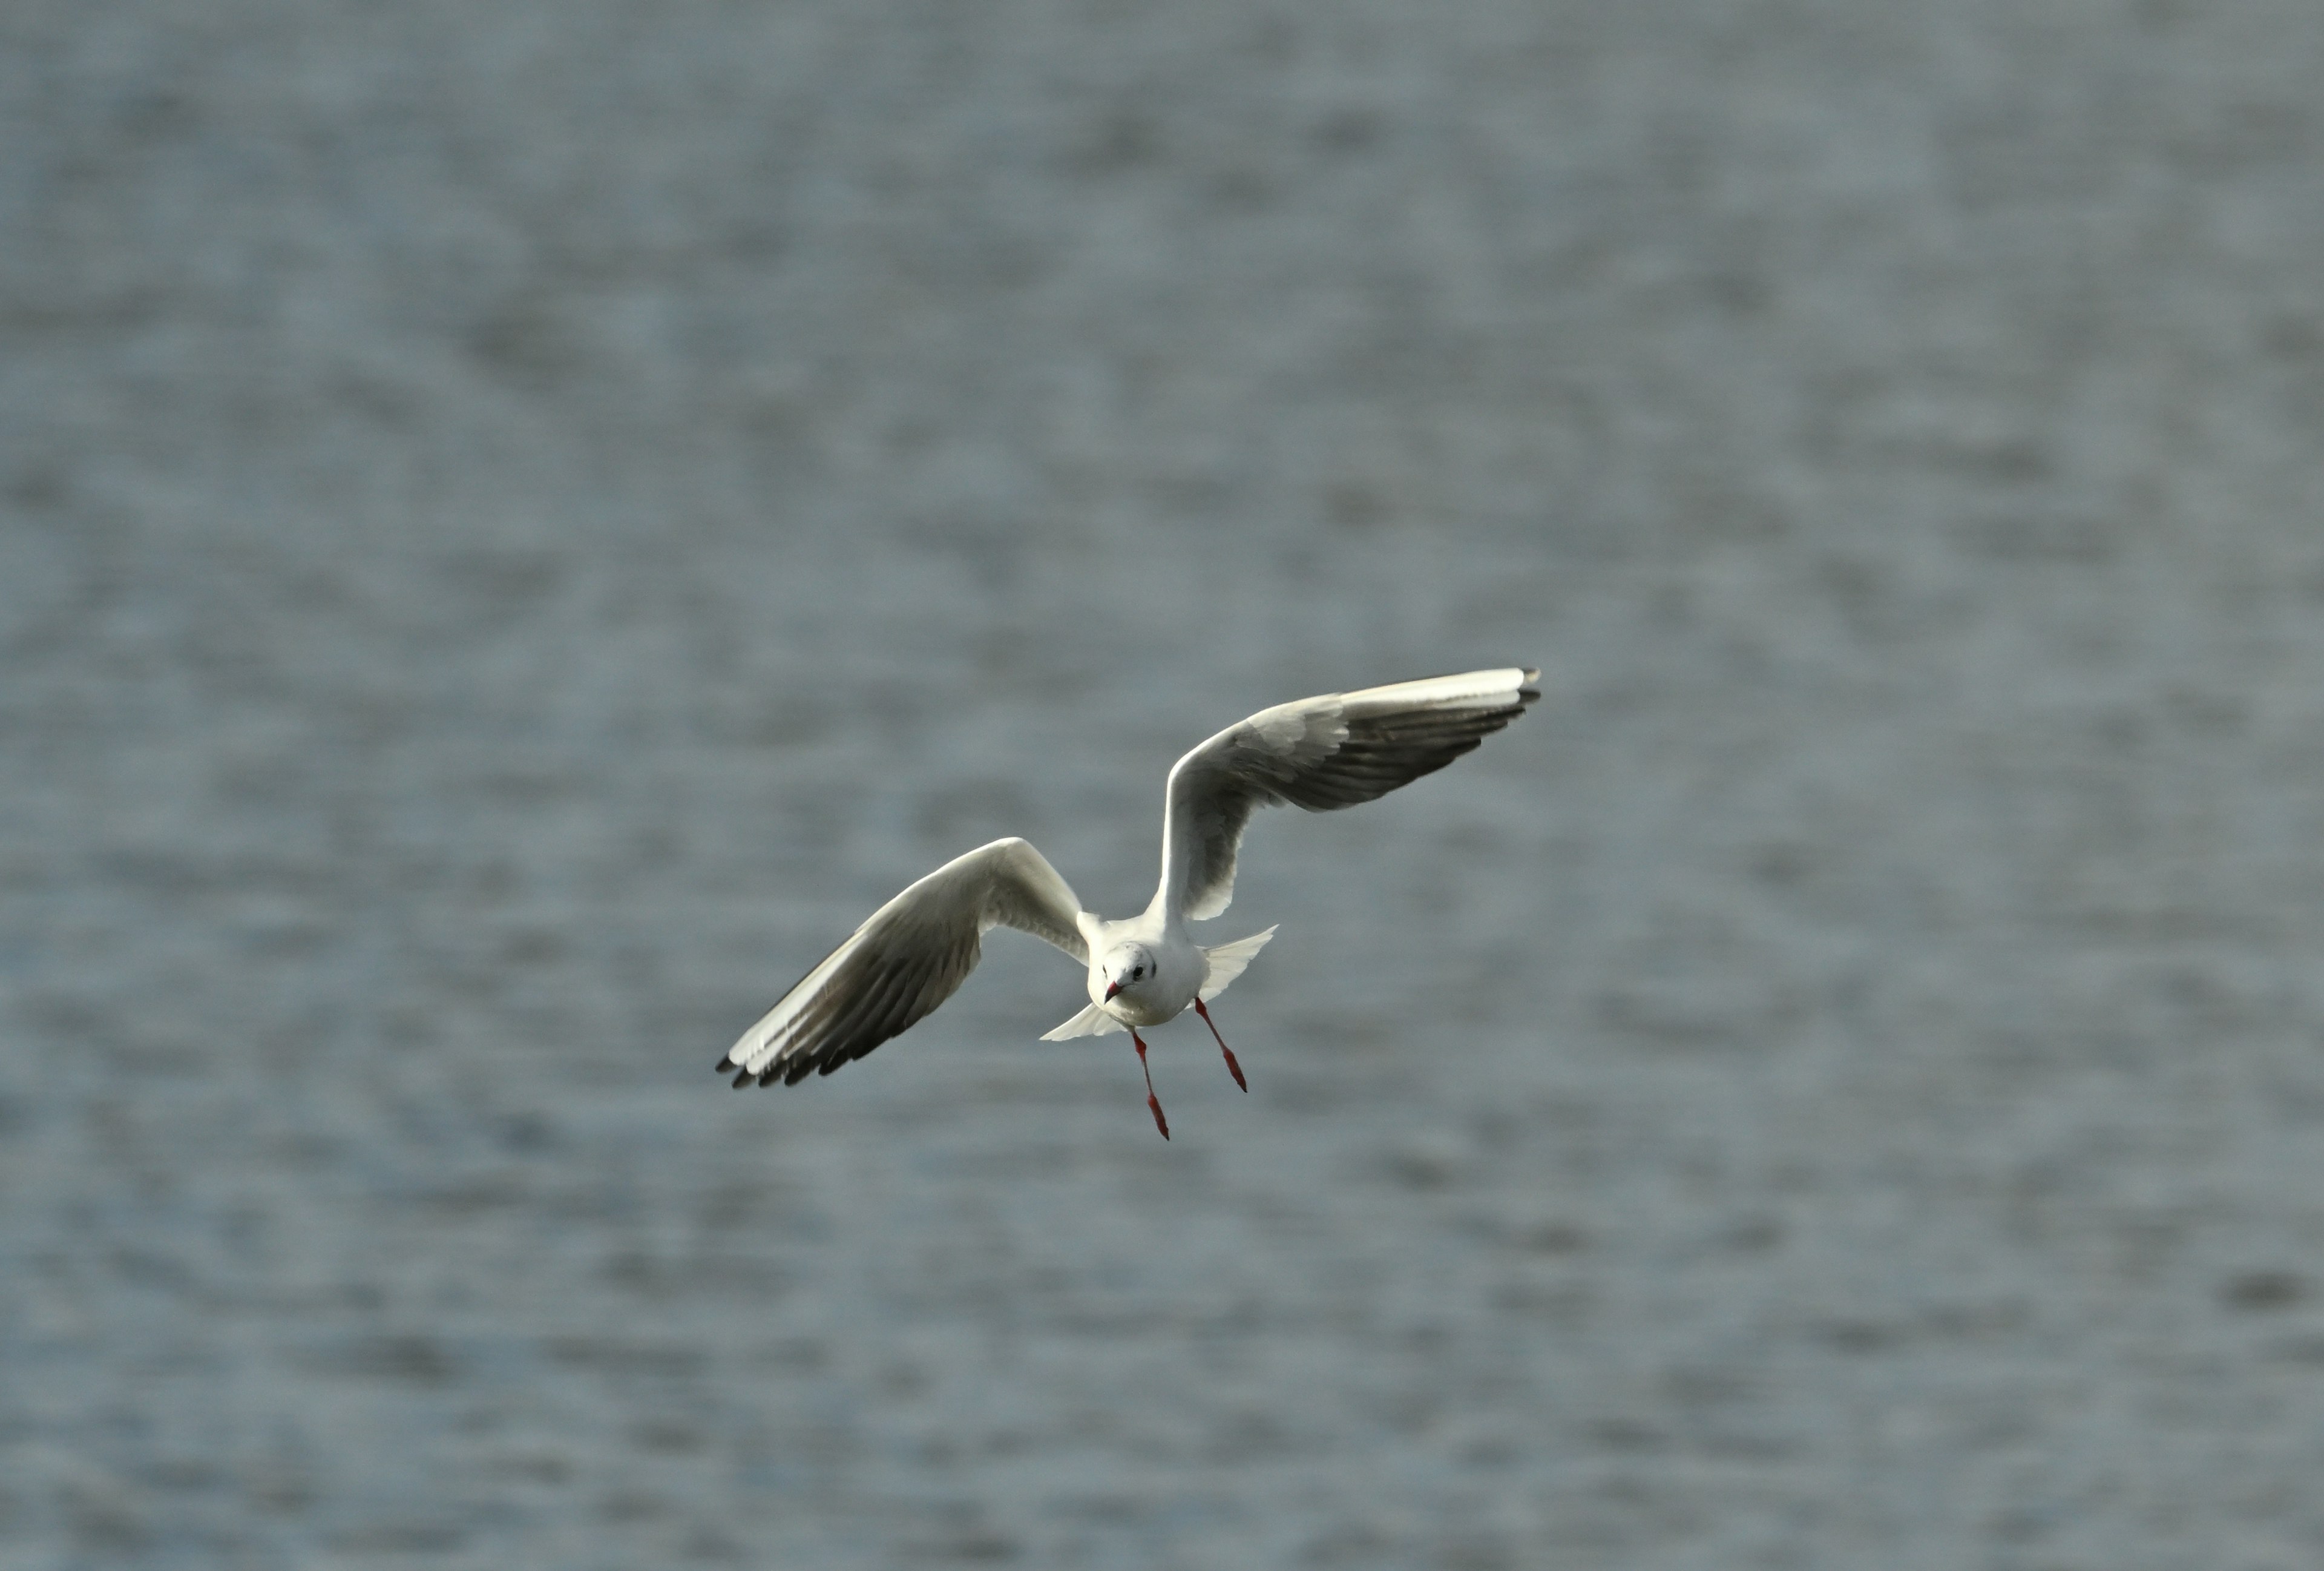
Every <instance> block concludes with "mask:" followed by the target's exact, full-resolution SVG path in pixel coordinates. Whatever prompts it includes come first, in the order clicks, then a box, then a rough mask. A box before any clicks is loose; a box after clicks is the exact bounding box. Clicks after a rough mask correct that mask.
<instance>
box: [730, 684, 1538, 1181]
mask: <svg viewBox="0 0 2324 1571" xmlns="http://www.w3.org/2000/svg"><path fill="white" fill-rule="evenodd" d="M1540 677H1541V673H1540V672H1539V671H1537V670H1525V669H1520V668H1517V667H1511V668H1508V669H1507V670H1489V671H1467V672H1464V673H1462V675H1460V676H1452V677H1431V678H1428V679H1425V680H1423V681H1416V682H1397V683H1396V684H1394V685H1393V686H1390V687H1385V688H1364V689H1363V690H1362V691H1360V692H1354V693H1326V694H1323V696H1321V697H1319V698H1302V699H1300V700H1299V701H1298V702H1296V703H1293V704H1278V705H1277V706H1276V707H1274V708H1272V709H1262V710H1260V711H1259V713H1258V714H1256V715H1253V716H1250V718H1249V719H1248V720H1244V721H1242V722H1240V724H1238V725H1230V726H1228V727H1227V728H1226V729H1225V730H1224V731H1222V732H1220V733H1219V734H1218V735H1215V736H1213V737H1212V738H1211V739H1210V740H1209V741H1208V742H1205V743H1203V744H1202V745H1201V746H1200V747H1197V748H1195V749H1194V751H1193V752H1192V753H1188V754H1186V756H1185V757H1184V758H1182V759H1180V760H1179V761H1178V762H1176V764H1175V765H1173V766H1172V768H1171V770H1170V779H1169V783H1168V785H1167V788H1166V789H1165V791H1164V794H1163V810H1162V882H1161V884H1160V886H1159V887H1158V888H1157V889H1156V890H1155V892H1154V899H1153V901H1152V902H1151V903H1149V904H1148V906H1147V908H1146V910H1144V911H1142V912H1141V913H1139V915H1137V916H1134V917H1131V918H1129V919H1126V920H1123V921H1108V920H1106V919H1104V918H1102V917H1101V916H1098V915H1097V914H1095V913H1094V912H1093V911H1088V910H1083V909H1082V902H1081V901H1080V900H1079V899H1077V898H1076V897H1075V896H1074V892H1073V890H1072V889H1071V888H1070V887H1069V886H1068V885H1067V884H1066V883H1065V880H1064V879H1063V878H1061V877H1059V876H1058V875H1057V870H1056V868H1054V867H1052V866H1050V865H1049V863H1048V859H1047V857H1045V856H1043V855H1041V854H1040V853H1039V852H1038V851H1036V850H1035V849H1034V848H1033V846H1032V845H1031V843H1030V842H1028V841H1025V840H1019V839H1015V838H1010V839H1007V840H995V841H993V842H992V843H991V845H990V846H979V847H978V848H977V849H976V850H974V851H972V852H970V853H969V854H968V855H965V856H961V857H957V858H955V859H954V860H953V861H951V862H947V863H945V864H944V865H943V866H942V867H939V868H937V869H936V871H935V872H934V873H929V874H928V875H927V877H926V878H923V879H921V880H920V881H919V882H918V883H915V884H913V885H912V886H911V887H910V888H908V889H907V890H905V891H904V892H903V893H901V894H899V895H898V896H897V897H896V898H895V899H893V900H891V901H889V902H888V903H887V904H886V905H883V906H881V908H880V909H879V910H876V911H873V912H872V913H871V917H870V918H869V919H866V920H865V922H864V923H863V925H862V927H860V928H857V929H855V931H854V932H853V934H852V935H850V936H849V938H848V939H847V941H846V942H845V943H844V944H842V945H840V946H839V947H837V948H836V949H834V950H833V951H832V952H831V953H830V954H829V955H826V956H824V958H823V960H822V962H821V963H820V964H819V965H817V966H816V968H815V969H814V970H812V971H810V972H808V973H807V975H805V976H803V977H801V978H800V979H799V981H798V985H797V986H795V987H793V988H792V989H791V990H790V991H789V992H788V993H784V994H783V996H782V999H781V1001H780V1002H779V1003H777V1004H776V1005H775V1006H774V1008H772V1009H770V1010H769V1011H768V1012H767V1013H766V1014H765V1016H764V1017H763V1018H762V1019H761V1020H760V1021H759V1023H758V1024H756V1025H754V1026H752V1028H751V1029H750V1030H747V1031H745V1032H743V1033H742V1040H740V1041H738V1042H736V1043H735V1044H734V1045H733V1047H732V1048H730V1049H727V1052H726V1056H725V1057H724V1058H721V1059H719V1060H718V1069H719V1071H720V1073H722V1074H724V1073H728V1072H732V1073H733V1077H734V1086H735V1087H736V1088H737V1089H738V1090H739V1089H740V1088H741V1087H742V1086H748V1085H751V1084H752V1083H753V1082H755V1083H757V1084H758V1085H761V1086H768V1085H771V1084H773V1083H774V1082H775V1081H777V1080H780V1081H782V1082H783V1083H784V1084H785V1085H796V1084H798V1082H799V1081H801V1080H803V1079H805V1078H806V1077H807V1076H808V1075H810V1074H816V1075H828V1074H830V1073H831V1072H832V1071H833V1070H834V1069H836V1068H838V1067H840V1066H841V1065H842V1064H844V1063H848V1062H850V1061H851V1060H853V1059H856V1058H862V1056H863V1055H864V1054H866V1053H868V1052H870V1051H871V1049H874V1048H876V1047H878V1046H879V1045H880V1044H881V1042H884V1041H886V1040H888V1039H889V1038H890V1037H893V1036H896V1035H897V1034H899V1032H902V1031H904V1030H908V1029H909V1028H910V1027H911V1026H913V1025H915V1024H916V1023H918V1021H920V1020H922V1019H923V1018H925V1017H926V1016H927V1014H928V1013H929V1012H931V1011H932V1010H934V1009H935V1008H936V1005H938V1004H940V1003H943V1002H944V1001H945V999H947V998H950V997H951V996H952V995H953V993H954V992H955V991H956V990H957V989H958V988H959V986H960V984H961V983H962V982H963V981H964V980H966V978H967V976H968V974H969V973H970V972H971V971H973V970H974V969H975V968H976V962H977V959H978V956H979V955H980V954H981V952H982V941H983V937H984V934H985V932H986V931H987V930H988V929H991V928H993V927H995V926H1001V927H1010V928H1015V929H1018V930H1019V931H1020V932H1027V933H1030V934H1032V935H1033V936H1034V937H1035V938H1044V939H1047V941H1048V942H1049V943H1051V944H1054V945H1056V947H1058V948H1060V949H1062V950H1064V951H1065V953H1066V954H1068V955H1070V956H1073V957H1074V959H1075V960H1077V961H1079V962H1080V963H1081V964H1082V966H1084V968H1085V969H1086V971H1087V973H1088V984H1089V999H1090V1003H1089V1007H1088V1008H1087V1009H1084V1010H1083V1011H1082V1012H1080V1013H1079V1014H1076V1015H1074V1017H1073V1018H1072V1019H1071V1020H1069V1021H1065V1023H1064V1024H1063V1025H1061V1026H1059V1027H1057V1028H1056V1030H1053V1031H1050V1032H1048V1033H1047V1034H1046V1035H1045V1036H1044V1037H1043V1038H1042V1039H1041V1040H1044V1041H1060V1040H1065V1039H1066V1038H1068V1037H1081V1036H1102V1035H1104V1034H1107V1033H1109V1032H1112V1031H1119V1030H1127V1031H1128V1032H1129V1033H1130V1041H1131V1042H1132V1043H1133V1044H1135V1045H1136V1047H1137V1049H1138V1062H1139V1068H1140V1069H1141V1070H1143V1071H1144V1072H1145V1076H1146V1105H1147V1108H1148V1110H1149V1111H1150V1112H1151V1113H1152V1114H1154V1127H1155V1128H1157V1129H1158V1130H1160V1131H1161V1132H1162V1138H1163V1139H1165V1140H1167V1139H1169V1138H1170V1125H1169V1122H1168V1121H1167V1119H1165V1118H1164V1117H1163V1116H1162V1104H1161V1101H1160V1100H1159V1099H1158V1098H1157V1096H1156V1095H1154V1075H1153V1071H1152V1070H1151V1069H1150V1068H1148V1067H1147V1064H1146V1039H1145V1038H1144V1037H1141V1036H1140V1035H1139V1029H1140V1028H1146V1029H1151V1028H1153V1027H1155V1026H1157V1025H1160V1024H1162V1023H1163V1022H1164V1021H1170V1020H1175V1019H1176V1018H1177V1016H1178V1015H1179V1014H1180V1013H1181V1012H1184V1011H1185V1008H1186V1007H1187V1006H1188V1005H1189V1004H1192V1005H1193V1006H1194V1012H1195V1014H1197V1015H1198V1016H1200V1017H1201V1018H1202V1021H1203V1024H1204V1025H1206V1026H1208V1027H1209V1028H1210V1031H1211V1035H1212V1036H1213V1037H1214V1038H1216V1039H1217V1040H1218V1044H1219V1051H1220V1053H1221V1054H1222V1056H1223V1057H1224V1058H1225V1059H1226V1066H1227V1070H1228V1072H1229V1073H1230V1074H1231V1075H1232V1076H1233V1077H1234V1080H1235V1084H1236V1085H1238V1086H1241V1087H1242V1088H1243V1089H1244V1090H1245V1091H1249V1090H1250V1082H1249V1081H1247V1080H1245V1079H1244V1078H1243V1073H1242V1066H1241V1065H1240V1064H1239V1063H1237V1062H1236V1061H1235V1056H1234V1051H1233V1049H1231V1048H1229V1047H1228V1046H1227V1043H1226V1039H1225V1038H1224V1037H1222V1036H1220V1035H1219V1028H1218V1025H1217V1022H1215V1021H1213V1020H1212V1019H1211V1012H1210V1011H1209V1010H1208V1009H1207V1008H1205V1007H1203V1005H1204V1002H1205V1001H1206V1000H1208V999H1212V998H1215V997H1217V996H1218V995H1219V994H1220V993H1223V992H1225V991H1226V988H1227V984H1229V983H1231V982H1232V981H1233V980H1234V979H1235V978H1236V977H1238V976H1240V975H1242V972H1243V967H1244V966H1248V965H1250V961H1251V957H1252V956H1255V955H1257V954H1258V953H1259V950H1260V949H1261V948H1262V947H1265V945H1266V943H1267V941H1268V939H1269V938H1273V937H1274V936H1275V929H1273V928H1269V929H1267V930H1266V931H1265V932H1263V933H1253V934H1252V935H1251V936H1250V938H1238V939H1236V940H1235V941H1234V942H1232V943H1231V944H1219V945H1214V946H1212V947H1207V948H1206V947H1203V946H1202V945H1199V944H1197V943H1195V942H1194V938H1192V937H1191V936H1190V935H1189V934H1188V933H1187V931H1186V924H1187V923H1188V922H1190V921H1203V920H1207V919H1210V918H1212V917H1215V916H1217V915H1218V914H1219V913H1220V912H1222V911H1223V910H1226V909H1227V902H1228V901H1231V900H1232V899H1233V898H1234V877H1235V855H1236V852H1237V850H1238V849H1239V848H1240V846H1241V844H1242V832H1243V829H1244V827H1246V826H1247V825H1248V824H1249V823H1250V816H1251V814H1252V813H1253V812H1254V811H1256V810H1257V809H1260V808H1265V807H1273V806H1275V805H1277V804H1278V803H1285V802H1287V803H1289V804H1290V805H1292V806H1293V807H1297V808H1305V809H1307V810H1308V811H1309V812H1311V813H1321V812H1330V811H1333V810H1334V809H1340V808H1351V807H1353V806H1355V805H1356V804H1357V803H1358V802H1369V801H1371V800H1372V799H1375V798H1378V797H1383V796H1386V795H1387V794H1388V792H1390V791H1392V790H1396V789H1397V787H1398V786H1401V785H1408V784H1410V783H1411V782H1412V781H1416V780H1418V779H1419V778H1420V777H1421V776H1422V775H1425V774H1431V773H1434V772H1435V771H1437V770H1440V769H1443V767H1444V766H1445V765H1446V764H1448V763H1450V762H1452V761H1453V760H1454V759H1456V758H1458V757H1460V756H1461V755H1462V753H1467V752H1470V751H1471V749H1473V748H1475V747H1476V745H1477V744H1479V743H1480V742H1481V741H1483V740H1484V739H1485V738H1486V737H1487V736H1489V735H1492V734H1493V733H1494V732H1496V731H1499V729H1500V728H1501V727H1502V726H1504V725H1508V723H1509V722H1510V721H1512V720H1514V719H1516V718H1517V716H1519V715H1522V714H1524V713H1525V711H1526V706H1527V705H1529V704H1531V703H1532V702H1533V701H1534V700H1535V699H1536V698H1540V697H1541V693H1540V690H1539V689H1538V688H1536V687H1535V685H1534V684H1535V682H1537V681H1538V680H1539V679H1540Z"/></svg>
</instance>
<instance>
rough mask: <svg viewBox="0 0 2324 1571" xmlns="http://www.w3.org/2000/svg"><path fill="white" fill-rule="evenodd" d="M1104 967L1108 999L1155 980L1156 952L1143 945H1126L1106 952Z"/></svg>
mask: <svg viewBox="0 0 2324 1571" xmlns="http://www.w3.org/2000/svg"><path fill="white" fill-rule="evenodd" d="M1103 967H1104V971H1105V995H1106V997H1108V998H1111V997H1112V996H1113V995H1114V994H1115V993H1122V992H1130V991H1135V990H1136V989H1137V988H1138V987H1139V986H1140V985H1141V984H1144V983H1146V982H1148V981H1150V980H1151V979H1152V978H1153V975H1154V970H1155V964H1154V951H1153V950H1151V949H1148V947H1146V946H1145V945H1143V944H1124V945H1122V946H1121V947H1120V948H1118V949H1111V950H1108V951H1107V952H1106V956H1105V959H1104V961H1103Z"/></svg>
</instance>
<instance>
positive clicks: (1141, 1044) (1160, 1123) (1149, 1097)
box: [1130, 1030, 1170, 1140]
mask: <svg viewBox="0 0 2324 1571" xmlns="http://www.w3.org/2000/svg"><path fill="white" fill-rule="evenodd" d="M1130 1040H1131V1041H1133V1042H1135V1043H1137V1044H1138V1067H1139V1069H1140V1070H1141V1071H1143V1072H1144V1074H1145V1076H1146V1109H1147V1111H1148V1112H1149V1113H1151V1114H1154V1127H1155V1128H1157V1129H1158V1130H1160V1131H1161V1132H1162V1138H1163V1139H1164V1140H1168V1139H1169V1138H1170V1125H1169V1123H1168V1121H1167V1120H1166V1119H1164V1118H1163V1116H1162V1103H1161V1101H1160V1099H1159V1098H1157V1096H1156V1095H1154V1071H1153V1070H1151V1069H1148V1068H1147V1067H1146V1039H1145V1038H1144V1037H1141V1036H1139V1034H1138V1033H1137V1032H1136V1031H1135V1030H1133V1031H1131V1032H1130Z"/></svg>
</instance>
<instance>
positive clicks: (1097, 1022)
mask: <svg viewBox="0 0 2324 1571" xmlns="http://www.w3.org/2000/svg"><path fill="white" fill-rule="evenodd" d="M1121 1029H1122V1024H1121V1022H1120V1021H1118V1020H1116V1019H1114V1018H1113V1016H1111V1015H1110V1014H1108V1013H1106V1012H1105V1011H1103V1010H1102V1009H1100V1008H1099V1007H1098V1006H1097V1005H1096V1004H1094V1003H1093V1004H1091V1005H1090V1006H1089V1007H1088V1008H1087V1009H1085V1010H1084V1011H1082V1012H1081V1013H1079V1014H1077V1015H1075V1016H1074V1018H1073V1019H1071V1020H1069V1021H1066V1022H1065V1024H1063V1025H1061V1026H1059V1027H1058V1028H1057V1029H1056V1030H1053V1031H1043V1032H1042V1033H1041V1040H1043V1041H1045V1042H1062V1041H1064V1040H1065V1039H1066V1038H1068V1037H1102V1036H1104V1035H1105V1034H1106V1033H1107V1032H1109V1031H1118V1030H1121Z"/></svg>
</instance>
